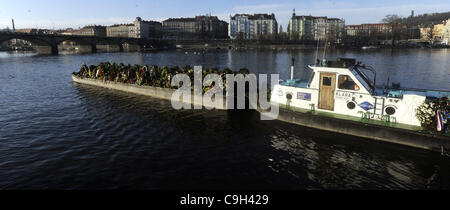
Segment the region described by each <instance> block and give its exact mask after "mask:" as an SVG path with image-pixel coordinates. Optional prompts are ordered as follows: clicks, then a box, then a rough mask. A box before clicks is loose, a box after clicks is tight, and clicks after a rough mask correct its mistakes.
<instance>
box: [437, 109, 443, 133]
mask: <svg viewBox="0 0 450 210" xmlns="http://www.w3.org/2000/svg"><path fill="white" fill-rule="evenodd" d="M436 124H437V126H436V130H437V131H438V132H440V131H442V127H443V122H442V113H441V110H439V109H438V110H437V111H436Z"/></svg>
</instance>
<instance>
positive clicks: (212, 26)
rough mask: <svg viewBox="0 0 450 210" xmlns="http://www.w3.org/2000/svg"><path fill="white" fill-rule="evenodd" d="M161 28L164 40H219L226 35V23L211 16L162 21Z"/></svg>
mask: <svg viewBox="0 0 450 210" xmlns="http://www.w3.org/2000/svg"><path fill="white" fill-rule="evenodd" d="M162 27H163V31H164V38H167V39H197V38H212V39H220V38H226V37H227V34H228V23H227V22H225V21H222V20H219V19H218V18H217V16H211V15H205V16H196V17H195V18H169V19H167V20H165V21H163V23H162Z"/></svg>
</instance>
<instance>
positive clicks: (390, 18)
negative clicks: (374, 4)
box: [382, 14, 402, 46]
mask: <svg viewBox="0 0 450 210" xmlns="http://www.w3.org/2000/svg"><path fill="white" fill-rule="evenodd" d="M401 20H402V19H401V17H400V16H398V15H396V14H391V15H386V17H385V18H383V20H382V21H383V23H386V24H388V25H389V27H390V28H391V39H392V46H394V41H395V39H396V37H397V36H398V28H399V25H400V24H401Z"/></svg>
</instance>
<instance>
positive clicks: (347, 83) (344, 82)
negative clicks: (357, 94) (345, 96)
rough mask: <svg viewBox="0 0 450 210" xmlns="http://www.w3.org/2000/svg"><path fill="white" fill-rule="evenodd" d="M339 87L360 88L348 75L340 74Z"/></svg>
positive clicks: (346, 88)
mask: <svg viewBox="0 0 450 210" xmlns="http://www.w3.org/2000/svg"><path fill="white" fill-rule="evenodd" d="M338 88H339V89H343V90H357V91H358V90H359V89H360V88H359V86H358V85H357V84H356V83H355V82H354V81H353V80H352V78H350V77H349V76H348V75H339V78H338Z"/></svg>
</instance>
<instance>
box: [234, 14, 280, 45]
mask: <svg viewBox="0 0 450 210" xmlns="http://www.w3.org/2000/svg"><path fill="white" fill-rule="evenodd" d="M228 31H229V33H228V36H229V37H230V38H231V39H236V38H238V37H240V38H243V39H259V38H265V39H275V38H276V37H277V34H278V23H277V20H276V18H275V14H273V13H272V14H270V15H269V14H253V15H249V14H236V15H234V16H232V17H230V25H229V29H228Z"/></svg>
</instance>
